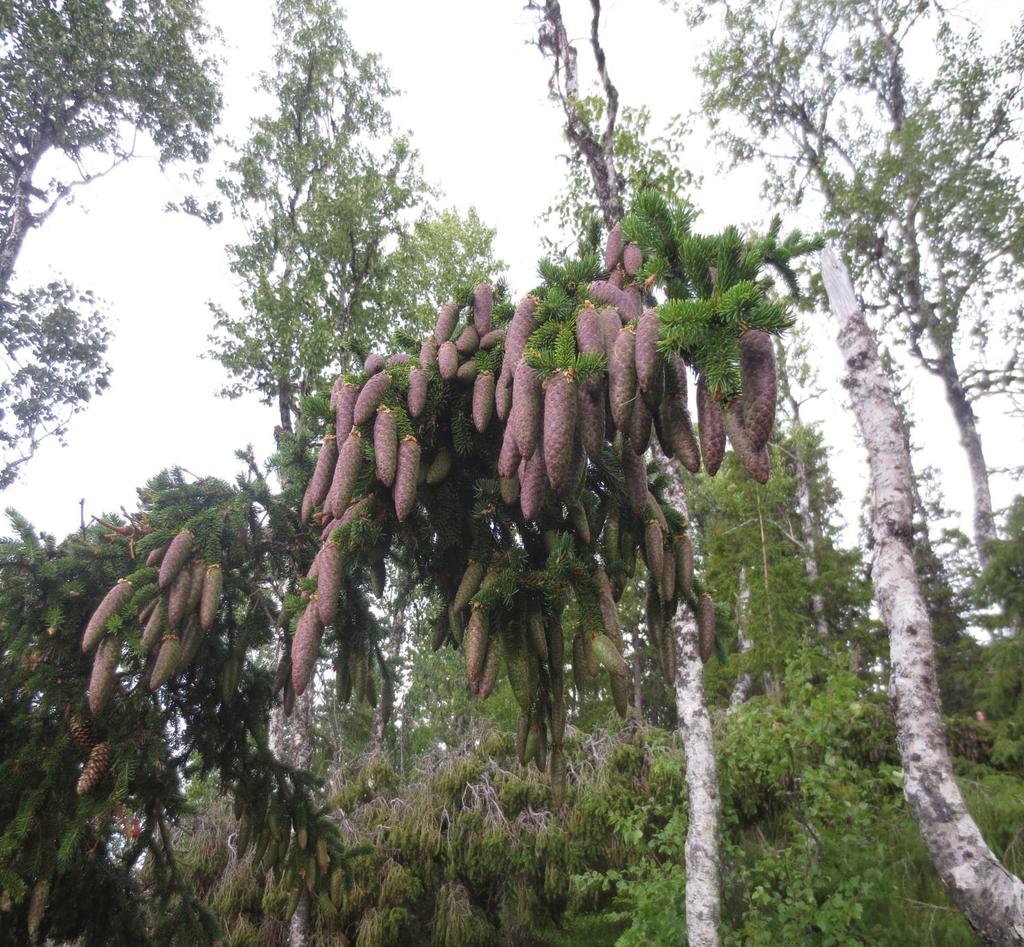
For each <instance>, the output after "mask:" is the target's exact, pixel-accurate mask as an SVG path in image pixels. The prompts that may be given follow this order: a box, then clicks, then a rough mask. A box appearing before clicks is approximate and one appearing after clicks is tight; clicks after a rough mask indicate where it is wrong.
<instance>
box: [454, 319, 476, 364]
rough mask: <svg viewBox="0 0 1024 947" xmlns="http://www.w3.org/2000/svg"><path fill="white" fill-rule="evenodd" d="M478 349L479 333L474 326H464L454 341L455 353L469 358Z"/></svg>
mask: <svg viewBox="0 0 1024 947" xmlns="http://www.w3.org/2000/svg"><path fill="white" fill-rule="evenodd" d="M478 348H480V333H478V332H477V331H476V327H475V326H466V328H465V329H463V330H462V331H461V332H460V333H459V337H458V338H457V339H456V340H455V349H456V351H457V352H458V353H459V355H463V356H466V357H469V356H470V355H472V354H473V353H474V352H476V350H477V349H478Z"/></svg>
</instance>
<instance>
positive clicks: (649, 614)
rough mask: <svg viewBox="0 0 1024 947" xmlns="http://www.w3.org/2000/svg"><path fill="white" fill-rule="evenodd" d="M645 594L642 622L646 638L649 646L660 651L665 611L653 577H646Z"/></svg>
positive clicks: (663, 632)
mask: <svg viewBox="0 0 1024 947" xmlns="http://www.w3.org/2000/svg"><path fill="white" fill-rule="evenodd" d="M646 593H647V594H646V598H645V600H644V622H645V624H646V625H647V636H648V638H649V639H650V642H651V644H652V645H654V647H655V648H656V649H659V650H660V648H661V640H662V636H663V635H664V634H665V610H664V607H663V605H662V601H661V592H660V590H659V587H658V583H657V582H655V581H654V579H653V576H648V577H647V589H646Z"/></svg>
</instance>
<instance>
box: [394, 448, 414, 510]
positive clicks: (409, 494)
mask: <svg viewBox="0 0 1024 947" xmlns="http://www.w3.org/2000/svg"><path fill="white" fill-rule="evenodd" d="M419 467H420V445H419V442H418V441H417V440H416V438H414V437H412V436H409V437H404V438H403V439H402V443H401V444H400V445H399V447H398V467H397V470H396V472H395V487H394V496H395V515H396V516H397V517H398V522H399V523H401V522H403V521H404V520H405V518H406V517H407V516H408V515H409V514H410V513H411V512H412V508H413V507H414V506H415V505H416V480H417V477H418V476H419Z"/></svg>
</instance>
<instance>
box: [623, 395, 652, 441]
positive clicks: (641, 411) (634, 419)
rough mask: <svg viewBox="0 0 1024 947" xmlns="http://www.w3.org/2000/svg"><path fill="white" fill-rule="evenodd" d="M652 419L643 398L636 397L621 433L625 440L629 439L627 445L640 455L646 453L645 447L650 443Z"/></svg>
mask: <svg viewBox="0 0 1024 947" xmlns="http://www.w3.org/2000/svg"><path fill="white" fill-rule="evenodd" d="M653 420H654V419H653V418H652V417H651V411H650V408H648V407H647V402H646V401H644V399H643V398H637V399H636V400H635V401H634V402H633V410H632V411H630V413H629V417H628V418H627V419H626V429H625V431H624V432H623V433H624V434H625V435H626V440H627V441H629V446H630V447H632V448H633V450H634V451H636V453H638V454H640V455H643V454H646V453H647V448H648V447H649V446H650V444H651V423H652V421H653Z"/></svg>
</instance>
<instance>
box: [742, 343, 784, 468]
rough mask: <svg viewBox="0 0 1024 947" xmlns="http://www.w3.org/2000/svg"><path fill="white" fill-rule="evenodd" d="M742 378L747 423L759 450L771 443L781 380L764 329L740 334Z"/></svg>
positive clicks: (755, 448)
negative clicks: (769, 440) (770, 438)
mask: <svg viewBox="0 0 1024 947" xmlns="http://www.w3.org/2000/svg"><path fill="white" fill-rule="evenodd" d="M740 378H741V382H742V385H743V420H744V425H745V427H746V429H747V433H748V434H749V435H750V443H751V446H752V447H753V449H754V450H755V451H760V450H761V448H763V447H764V446H765V445H766V444H767V443H768V438H769V436H770V435H771V433H772V426H773V425H774V424H775V401H776V397H777V387H778V378H777V373H776V369H775V347H774V345H773V344H772V339H771V336H770V335H768V333H767V332H763V331H761V330H760V329H747V330H746V331H745V332H744V333H743V334H742V335H740Z"/></svg>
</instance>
